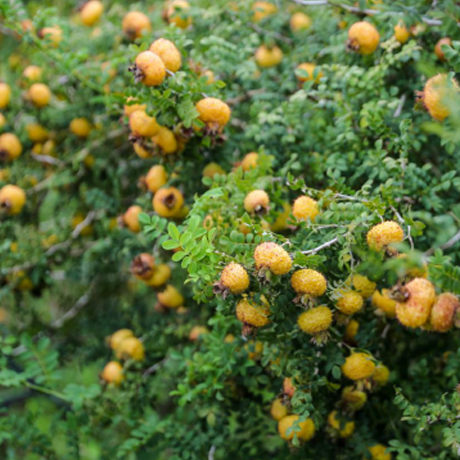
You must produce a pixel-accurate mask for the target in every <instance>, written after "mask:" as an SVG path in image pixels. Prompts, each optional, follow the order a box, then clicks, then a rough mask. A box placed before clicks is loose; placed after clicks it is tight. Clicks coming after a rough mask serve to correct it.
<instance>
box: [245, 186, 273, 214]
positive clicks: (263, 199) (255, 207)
mask: <svg viewBox="0 0 460 460" xmlns="http://www.w3.org/2000/svg"><path fill="white" fill-rule="evenodd" d="M269 204H270V197H269V196H268V194H267V192H265V191H264V190H253V191H252V192H249V193H248V194H247V195H246V197H245V198H244V209H245V210H246V211H247V212H249V213H252V212H254V213H256V214H263V213H265V212H267V210H268V205H269Z"/></svg>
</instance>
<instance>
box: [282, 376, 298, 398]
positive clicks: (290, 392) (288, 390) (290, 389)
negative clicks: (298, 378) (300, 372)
mask: <svg viewBox="0 0 460 460" xmlns="http://www.w3.org/2000/svg"><path fill="white" fill-rule="evenodd" d="M295 391H296V387H295V386H294V384H293V383H292V379H291V378H290V377H285V378H284V380H283V393H284V394H285V395H286V396H289V398H292V397H293V396H294V394H295Z"/></svg>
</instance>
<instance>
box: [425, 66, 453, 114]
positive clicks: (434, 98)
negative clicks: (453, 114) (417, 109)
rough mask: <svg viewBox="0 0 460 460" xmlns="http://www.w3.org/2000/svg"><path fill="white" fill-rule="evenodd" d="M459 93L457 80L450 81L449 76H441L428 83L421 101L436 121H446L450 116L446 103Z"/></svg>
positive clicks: (431, 79)
mask: <svg viewBox="0 0 460 460" xmlns="http://www.w3.org/2000/svg"><path fill="white" fill-rule="evenodd" d="M458 91H459V87H458V84H457V82H456V81H455V80H453V79H452V80H450V81H448V79H447V75H445V74H439V75H436V76H435V77H432V78H430V79H429V80H428V81H427V82H426V85H425V88H424V90H423V93H422V94H421V100H422V101H423V104H424V106H425V108H426V110H428V112H429V114H430V115H431V116H432V117H433V118H434V119H435V120H438V121H444V120H445V119H446V118H447V117H448V116H449V115H450V109H449V107H448V106H447V105H446V102H447V101H448V100H449V98H451V97H452V95H453V94H454V93H458Z"/></svg>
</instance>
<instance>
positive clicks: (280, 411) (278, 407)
mask: <svg viewBox="0 0 460 460" xmlns="http://www.w3.org/2000/svg"><path fill="white" fill-rule="evenodd" d="M270 414H271V416H272V417H273V418H274V419H275V420H276V421H278V422H279V421H280V420H281V419H282V418H284V417H286V416H287V414H288V410H287V407H286V406H285V405H284V404H283V402H282V401H281V399H279V398H276V399H275V400H274V401H273V402H272V406H271V408H270Z"/></svg>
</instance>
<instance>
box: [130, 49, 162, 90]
mask: <svg viewBox="0 0 460 460" xmlns="http://www.w3.org/2000/svg"><path fill="white" fill-rule="evenodd" d="M134 75H135V80H136V83H139V82H141V83H142V84H143V85H145V86H159V85H161V84H162V83H163V80H164V79H165V77H166V66H165V64H164V62H163V61H162V60H161V58H160V56H158V55H157V54H155V53H152V51H143V52H142V53H140V54H139V55H138V56H137V57H136V60H135V68H134Z"/></svg>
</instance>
